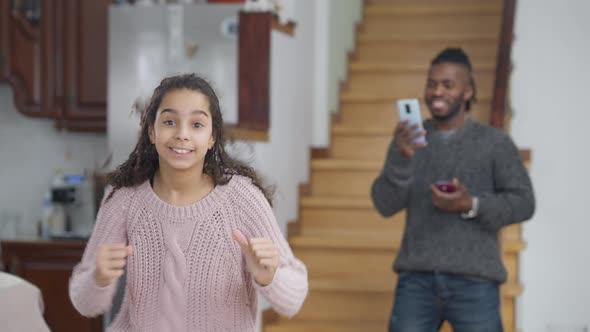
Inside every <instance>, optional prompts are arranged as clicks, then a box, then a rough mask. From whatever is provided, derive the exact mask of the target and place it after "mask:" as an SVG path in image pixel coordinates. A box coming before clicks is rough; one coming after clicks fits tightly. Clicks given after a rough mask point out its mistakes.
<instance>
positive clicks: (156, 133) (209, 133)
mask: <svg viewBox="0 0 590 332" xmlns="http://www.w3.org/2000/svg"><path fill="white" fill-rule="evenodd" d="M149 136H150V141H151V142H152V144H155V146H156V151H158V156H159V161H160V170H161V171H191V170H198V171H200V172H201V171H202V170H203V164H204V162H205V155H206V154H207V151H208V150H209V149H211V148H212V147H213V144H214V143H215V140H214V138H213V119H212V117H211V111H210V110H209V99H208V98H207V96H205V95H204V94H202V93H201V92H199V91H193V90H189V89H179V90H173V91H169V92H167V93H166V94H165V95H164V97H163V98H162V102H161V103H160V107H159V108H158V111H157V113H156V121H155V123H154V124H153V127H152V128H150V130H149Z"/></svg>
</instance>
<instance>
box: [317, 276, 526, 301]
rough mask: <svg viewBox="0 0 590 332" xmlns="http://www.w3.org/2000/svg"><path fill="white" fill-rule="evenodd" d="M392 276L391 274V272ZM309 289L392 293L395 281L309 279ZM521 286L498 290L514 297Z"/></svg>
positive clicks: (516, 284)
mask: <svg viewBox="0 0 590 332" xmlns="http://www.w3.org/2000/svg"><path fill="white" fill-rule="evenodd" d="M392 274H393V272H392ZM309 288H310V289H311V290H312V291H313V290H318V291H348V292H386V293H392V292H393V290H394V288H395V280H394V279H391V282H390V283H380V282H379V281H378V280H373V281H372V282H367V280H358V278H352V277H351V278H350V279H349V280H346V279H340V280H338V279H334V278H322V279H319V278H310V280H309ZM522 289H523V287H522V285H520V284H518V283H505V284H503V285H502V286H501V288H500V290H501V293H502V295H503V296H510V297H515V296H518V295H520V294H521V293H522Z"/></svg>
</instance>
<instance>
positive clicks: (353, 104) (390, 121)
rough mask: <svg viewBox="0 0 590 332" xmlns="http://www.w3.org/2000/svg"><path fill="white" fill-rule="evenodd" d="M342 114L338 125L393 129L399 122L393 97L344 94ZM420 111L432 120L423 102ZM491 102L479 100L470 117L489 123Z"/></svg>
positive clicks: (474, 105)
mask: <svg viewBox="0 0 590 332" xmlns="http://www.w3.org/2000/svg"><path fill="white" fill-rule="evenodd" d="M340 100H341V104H340V112H339V118H338V121H337V122H336V124H337V125H343V126H363V127H377V126H380V127H382V126H384V125H390V126H391V128H392V130H393V127H394V126H395V125H396V124H397V122H398V121H399V115H398V114H399V113H398V110H397V105H396V101H395V100H394V99H392V98H391V97H387V96H384V97H378V96H377V97H374V98H371V97H370V96H365V97H363V95H350V94H343V95H342V97H341V98H340ZM420 109H421V111H422V115H423V118H424V119H427V118H430V114H429V112H428V107H427V106H426V104H424V102H422V101H421V103H420ZM489 113H490V100H489V99H488V100H485V99H483V98H478V100H477V102H476V103H474V104H472V109H471V110H470V111H469V115H470V116H471V117H472V118H474V119H475V120H477V121H480V122H481V123H486V124H487V123H489Z"/></svg>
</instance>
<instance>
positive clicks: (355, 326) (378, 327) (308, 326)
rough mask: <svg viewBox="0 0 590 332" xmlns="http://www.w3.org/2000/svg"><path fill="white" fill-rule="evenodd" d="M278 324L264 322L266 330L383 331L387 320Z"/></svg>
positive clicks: (286, 322)
mask: <svg viewBox="0 0 590 332" xmlns="http://www.w3.org/2000/svg"><path fill="white" fill-rule="evenodd" d="M277 323H279V324H276V323H275V324H272V323H271V324H266V325H265V327H264V330H265V331H266V332H274V331H276V332H283V331H285V332H290V331H302V332H303V331H305V332H320V331H321V332H358V331H363V332H364V331H384V330H385V329H386V328H387V322H386V321H385V322H371V321H368V322H343V321H298V320H286V319H281V320H279V321H278V322H277Z"/></svg>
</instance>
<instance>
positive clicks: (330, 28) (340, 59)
mask: <svg viewBox="0 0 590 332" xmlns="http://www.w3.org/2000/svg"><path fill="white" fill-rule="evenodd" d="M362 8H363V7H362V1H361V0H317V3H316V7H315V15H316V18H317V19H316V25H315V37H314V39H315V42H314V45H315V50H314V59H315V60H314V77H313V84H314V108H313V132H312V144H313V146H314V147H328V146H329V145H330V121H331V114H332V113H333V112H336V111H338V108H339V106H340V89H339V88H340V82H341V81H344V80H346V78H347V75H348V52H349V51H350V50H352V49H354V46H355V37H356V23H358V22H359V21H360V20H361V18H362Z"/></svg>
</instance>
